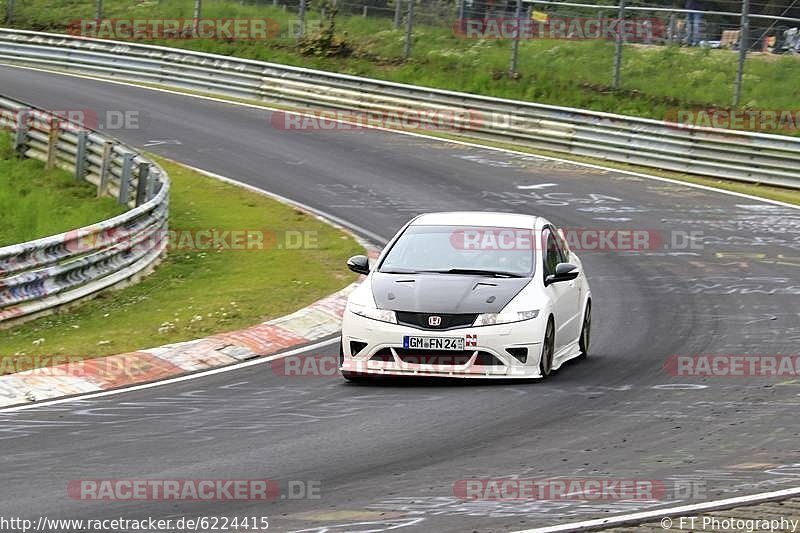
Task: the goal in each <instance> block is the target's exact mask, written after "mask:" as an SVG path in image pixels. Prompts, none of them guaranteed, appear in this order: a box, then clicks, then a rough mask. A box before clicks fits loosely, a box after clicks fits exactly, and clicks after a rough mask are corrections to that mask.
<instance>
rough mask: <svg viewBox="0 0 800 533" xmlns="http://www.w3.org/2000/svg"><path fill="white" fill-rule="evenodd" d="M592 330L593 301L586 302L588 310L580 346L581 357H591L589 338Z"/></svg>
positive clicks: (584, 317) (585, 314) (582, 328)
mask: <svg viewBox="0 0 800 533" xmlns="http://www.w3.org/2000/svg"><path fill="white" fill-rule="evenodd" d="M591 330H592V302H591V301H589V302H586V312H585V313H584V314H583V326H582V327H581V337H580V340H579V341H578V346H579V347H580V349H581V355H580V358H581V359H586V358H587V357H589V340H590V334H591Z"/></svg>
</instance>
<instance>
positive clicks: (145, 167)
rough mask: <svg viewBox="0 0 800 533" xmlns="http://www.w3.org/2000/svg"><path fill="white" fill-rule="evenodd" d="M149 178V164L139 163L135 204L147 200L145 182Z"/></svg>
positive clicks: (140, 203)
mask: <svg viewBox="0 0 800 533" xmlns="http://www.w3.org/2000/svg"><path fill="white" fill-rule="evenodd" d="M149 178H150V164H149V163H139V178H138V179H137V180H136V206H137V207H138V206H140V205H142V204H143V203H145V202H146V201H147V188H148V185H147V182H148V180H149Z"/></svg>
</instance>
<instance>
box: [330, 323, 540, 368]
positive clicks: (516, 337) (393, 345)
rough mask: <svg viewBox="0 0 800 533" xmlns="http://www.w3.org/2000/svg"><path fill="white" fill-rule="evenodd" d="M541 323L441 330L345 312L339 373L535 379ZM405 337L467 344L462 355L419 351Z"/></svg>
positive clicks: (458, 353)
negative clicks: (459, 340)
mask: <svg viewBox="0 0 800 533" xmlns="http://www.w3.org/2000/svg"><path fill="white" fill-rule="evenodd" d="M545 324H546V321H543V320H541V317H539V318H535V319H532V320H525V321H522V322H515V323H512V324H501V325H496V326H481V327H465V328H456V329H450V330H445V331H441V330H429V329H419V328H414V327H411V326H406V325H402V324H391V323H388V322H380V321H378V320H372V319H370V318H364V317H361V316H358V315H355V314H353V313H351V312H349V311H345V315H344V318H343V320H342V350H343V361H342V365H341V370H342V371H343V372H349V373H352V374H357V375H383V376H432V377H444V378H482V379H483V378H498V379H509V378H539V377H541V374H540V372H539V358H540V356H541V349H542V345H541V343H542V339H543V337H544V327H545ZM405 336H417V337H463V338H465V339H469V341H465V347H464V348H465V349H464V351H458V352H455V351H445V350H425V351H422V350H413V349H408V348H404V346H403V344H404V343H403V338H404V337H405ZM468 336H469V337H468ZM509 349H512V351H515V352H516V353H519V350H520V349H525V350H526V351H527V357H525V358H524V362H521V361H520V360H519V358H518V357H515V356H514V355H512V354H511V353H510V352H509ZM515 349H516V350H515ZM354 350H357V351H356V352H355V353H354Z"/></svg>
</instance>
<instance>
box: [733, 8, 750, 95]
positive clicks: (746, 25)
mask: <svg viewBox="0 0 800 533" xmlns="http://www.w3.org/2000/svg"><path fill="white" fill-rule="evenodd" d="M748 48H750V0H742V26H741V28H740V31H739V65H738V66H737V68H736V82H735V84H734V87H733V107H739V101H740V100H741V99H742V78H744V62H745V60H746V59H747V49H748Z"/></svg>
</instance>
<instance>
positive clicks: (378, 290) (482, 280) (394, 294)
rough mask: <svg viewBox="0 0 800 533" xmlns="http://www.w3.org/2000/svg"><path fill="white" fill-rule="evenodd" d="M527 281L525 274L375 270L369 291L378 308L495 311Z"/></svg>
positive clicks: (423, 310) (415, 311) (420, 310)
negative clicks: (386, 272) (428, 272)
mask: <svg viewBox="0 0 800 533" xmlns="http://www.w3.org/2000/svg"><path fill="white" fill-rule="evenodd" d="M528 282H530V279H529V278H492V277H487V276H464V275H459V274H385V273H382V272H375V273H374V274H373V276H372V294H373V296H374V297H375V303H376V304H377V306H378V307H379V308H380V309H391V310H392V311H408V312H411V313H498V312H500V311H501V310H502V309H503V308H504V307H505V306H506V305H507V304H508V302H510V301H511V300H512V299H513V298H514V296H516V295H517V294H518V293H519V291H521V290H522V288H523V287H525V285H527V284H528Z"/></svg>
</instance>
